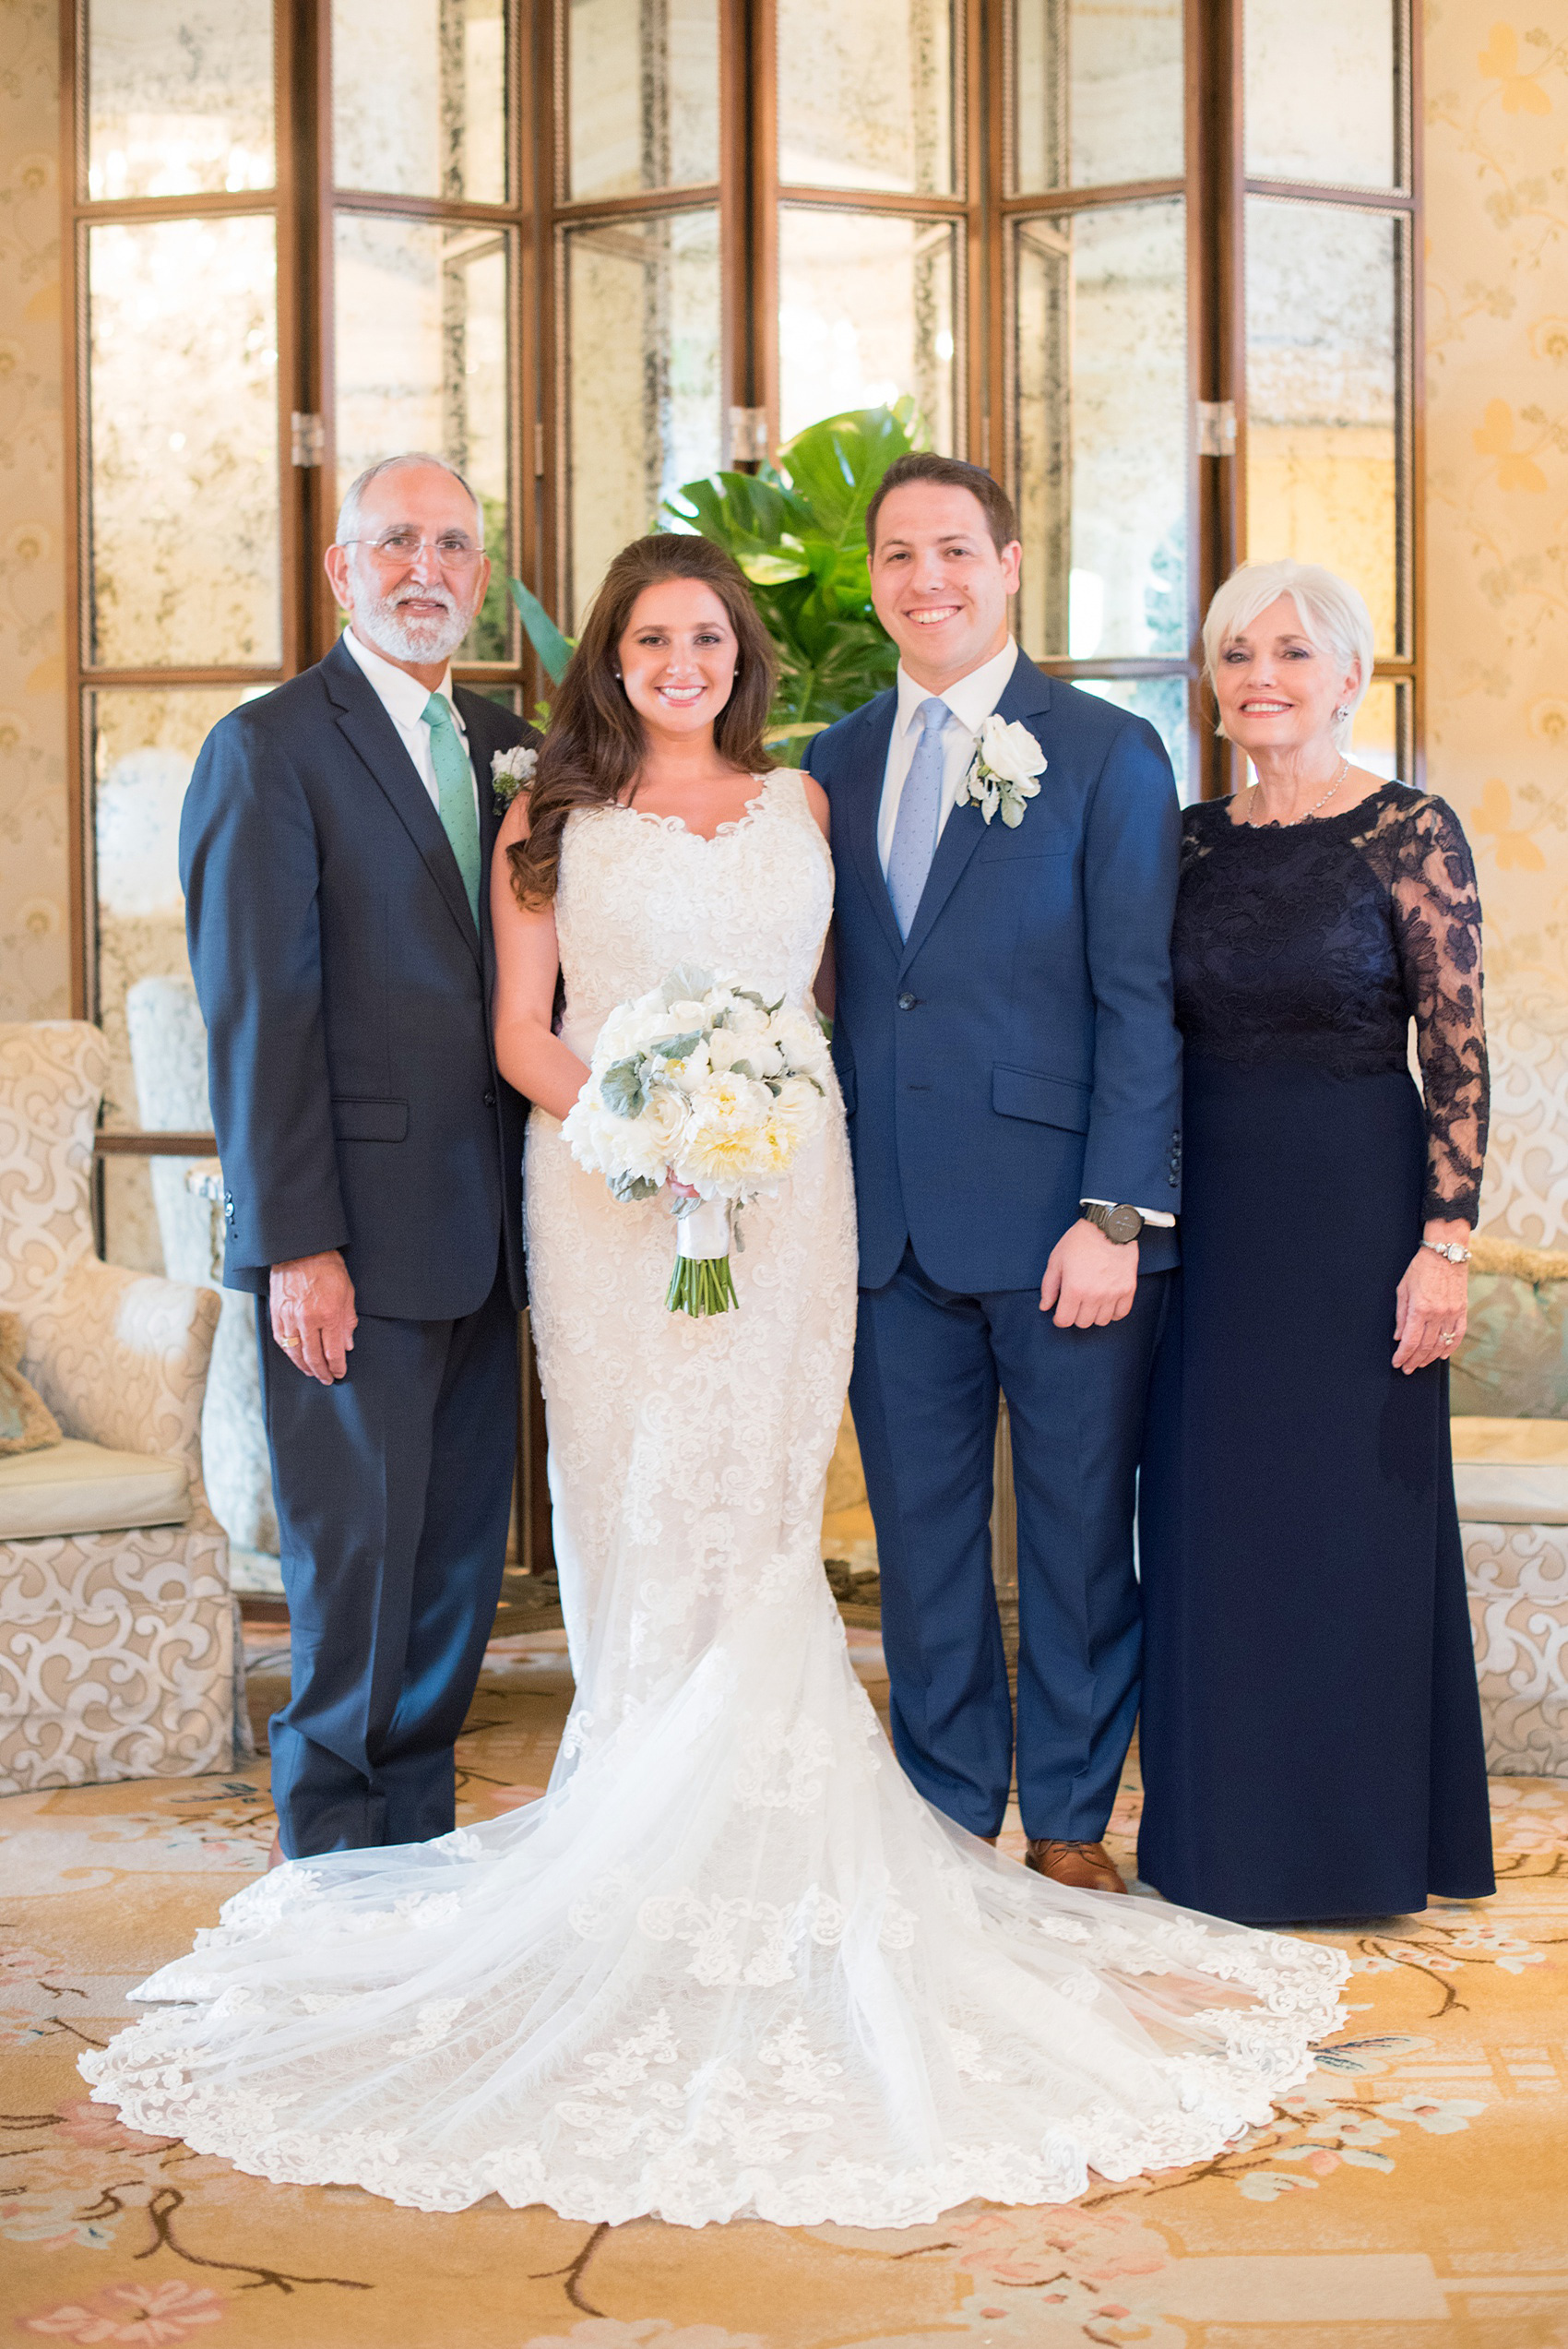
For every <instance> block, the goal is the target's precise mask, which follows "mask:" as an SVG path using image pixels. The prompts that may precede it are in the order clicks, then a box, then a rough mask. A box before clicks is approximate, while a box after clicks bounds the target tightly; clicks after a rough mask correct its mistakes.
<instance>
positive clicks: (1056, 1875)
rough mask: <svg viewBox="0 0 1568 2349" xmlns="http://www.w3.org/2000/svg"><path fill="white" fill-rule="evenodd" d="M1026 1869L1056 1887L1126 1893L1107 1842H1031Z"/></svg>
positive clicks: (1048, 1837) (1037, 1838) (1056, 1839)
mask: <svg viewBox="0 0 1568 2349" xmlns="http://www.w3.org/2000/svg"><path fill="white" fill-rule="evenodd" d="M1024 1866H1026V1867H1032V1868H1033V1870H1034V1872H1035V1874H1036V1875H1037V1876H1049V1877H1050V1878H1051V1882H1052V1883H1053V1884H1071V1885H1073V1886H1075V1888H1076V1890H1078V1891H1080V1892H1124V1891H1125V1890H1127V1888H1126V1886H1125V1885H1124V1884H1123V1881H1122V1878H1121V1876H1120V1875H1119V1873H1118V1871H1117V1866H1116V1863H1115V1861H1114V1860H1113V1859H1112V1858H1111V1854H1110V1853H1109V1852H1108V1851H1107V1850H1106V1848H1105V1846H1104V1844H1103V1843H1069V1842H1064V1841H1063V1839H1062V1838H1061V1837H1060V1836H1056V1835H1038V1836H1031V1837H1030V1839H1029V1848H1028V1854H1027V1856H1026V1858H1025V1861H1024Z"/></svg>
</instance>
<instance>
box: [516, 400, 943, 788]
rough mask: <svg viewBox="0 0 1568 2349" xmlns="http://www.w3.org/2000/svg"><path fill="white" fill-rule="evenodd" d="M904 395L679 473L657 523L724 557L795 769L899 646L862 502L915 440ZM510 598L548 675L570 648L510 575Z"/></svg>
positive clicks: (782, 746) (775, 734)
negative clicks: (734, 463) (738, 457)
mask: <svg viewBox="0 0 1568 2349" xmlns="http://www.w3.org/2000/svg"><path fill="white" fill-rule="evenodd" d="M924 443H925V435H924V431H923V428H922V426H921V420H920V416H919V414H918V412H917V411H916V408H915V404H914V402H913V400H911V399H900V400H898V401H897V403H896V404H895V405H894V406H893V407H891V408H861V409H855V410H852V411H850V412H849V413H848V414H846V415H842V416H828V417H825V418H824V420H823V421H822V423H816V424H808V425H807V426H806V428H805V430H804V431H803V432H799V433H797V434H796V435H795V436H794V438H793V440H788V441H786V442H785V443H784V446H783V447H781V448H780V449H779V451H778V464H777V466H773V465H763V466H762V467H761V468H760V469H759V470H758V471H756V472H754V473H710V474H708V475H707V477H706V479H704V480H702V481H700V482H687V483H685V485H684V487H683V488H681V489H678V490H675V491H673V492H672V493H671V495H670V496H669V497H667V498H666V499H665V501H664V503H663V505H662V506H661V507H660V508H659V529H660V530H666V531H685V532H687V533H689V534H691V535H694V536H697V537H702V538H707V539H711V540H712V541H713V543H714V544H715V545H716V546H722V547H723V548H724V549H725V550H726V552H727V553H729V554H732V555H733V556H734V558H735V560H736V562H737V563H738V564H739V565H740V566H741V568H742V571H743V572H744V573H745V576H746V581H747V584H748V585H749V587H750V589H751V591H752V599H753V601H754V603H755V605H756V607H757V610H758V612H759V613H760V614H761V615H762V619H763V623H764V625H765V626H766V629H767V632H768V634H769V635H770V636H771V637H772V638H773V641H774V643H775V645H776V646H777V647H778V694H777V696H776V697H775V699H774V704H773V712H772V717H771V719H770V721H769V725H768V734H767V739H768V742H769V744H770V745H772V746H773V747H774V748H775V749H777V750H778V752H779V753H780V755H781V756H782V757H783V758H784V759H785V760H786V761H787V762H788V763H789V764H790V765H791V766H798V765H799V763H800V758H801V753H802V750H803V749H804V747H805V745H806V742H807V740H808V738H809V737H810V736H811V735H813V734H816V733H821V732H822V730H823V728H824V727H825V726H831V725H832V724H833V722H834V721H835V720H836V719H837V718H844V717H847V716H848V715H849V711H850V710H851V709H859V708H860V707H861V703H862V702H865V701H869V700H870V699H871V698H872V696H873V694H876V693H880V692H881V691H882V689H883V687H884V686H890V685H891V684H892V682H893V676H894V672H895V671H896V669H897V665H898V654H897V648H896V647H895V646H894V645H893V643H892V642H891V641H890V639H889V638H887V636H886V635H885V633H884V631H883V627H882V624H881V622H880V621H879V620H878V619H877V616H876V614H875V611H874V610H873V606H872V600H871V574H870V571H869V569H868V568H867V564H866V508H867V507H868V506H869V505H870V503H871V501H872V498H873V495H875V491H876V487H877V483H879V482H880V481H881V479H882V477H883V475H884V473H885V472H886V471H887V468H888V467H889V465H891V464H892V462H893V460H894V459H895V458H897V457H903V456H907V455H908V453H909V450H910V449H912V448H920V447H923V446H924ZM511 585H512V597H513V601H514V602H516V604H517V611H518V613H519V614H520V616H521V619H522V623H523V626H524V627H525V628H526V629H527V631H528V635H529V641H530V643H531V644H532V646H533V649H534V650H535V652H537V654H538V655H539V659H540V666H541V667H542V669H543V670H544V672H545V674H546V675H547V676H548V677H549V678H550V680H551V682H552V684H557V685H558V684H559V683H560V681H561V678H562V676H563V675H564V673H565V668H566V663H567V662H568V661H569V660H570V659H571V657H572V650H573V646H572V639H571V638H569V637H566V636H563V635H562V633H561V630H560V629H559V628H558V627H557V626H556V625H555V623H554V621H553V620H552V618H551V616H550V614H549V613H548V612H547V611H546V610H545V608H544V606H543V604H542V603H540V601H539V598H538V597H537V596H536V595H533V594H531V593H530V592H529V590H528V589H527V588H526V587H525V586H524V585H523V583H522V581H521V580H520V579H514V580H513V581H512V583H511Z"/></svg>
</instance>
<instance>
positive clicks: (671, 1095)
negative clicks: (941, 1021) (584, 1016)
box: [564, 964, 829, 1315]
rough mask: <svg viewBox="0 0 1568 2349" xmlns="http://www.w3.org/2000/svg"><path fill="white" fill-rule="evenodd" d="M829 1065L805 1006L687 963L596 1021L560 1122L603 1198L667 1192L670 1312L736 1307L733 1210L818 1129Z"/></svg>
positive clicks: (762, 1190) (778, 1176)
mask: <svg viewBox="0 0 1568 2349" xmlns="http://www.w3.org/2000/svg"><path fill="white" fill-rule="evenodd" d="M828 1068H829V1060H828V1051H827V1043H826V1038H825V1036H824V1034H823V1031H822V1028H821V1025H820V1023H819V1022H818V1020H817V1019H816V1018H815V1017H814V1014H812V1013H811V1012H809V1011H807V1010H803V1009H797V1008H794V1007H793V1006H791V1005H790V1004H787V1003H785V1002H783V1001H782V1000H780V1001H777V1002H771V1003H770V1002H769V1001H768V1000H767V998H766V996H765V995H764V994H762V993H761V992H759V990H757V989H756V988H754V987H750V986H748V985H746V984H744V982H743V981H742V980H741V979H738V978H733V977H731V978H716V977H715V976H714V975H713V973H712V972H707V971H700V970H696V969H694V968H693V967H692V966H690V965H689V964H683V965H682V966H681V967H680V968H679V969H677V970H675V971H672V972H671V974H670V976H669V977H668V978H667V979H666V980H665V982H664V984H663V985H662V986H659V987H656V988H654V989H653V991H652V992H651V993H650V994H648V995H646V996H637V997H636V1000H635V1001H633V1002H630V1003H624V1004H621V1005H619V1006H618V1007H617V1008H616V1009H615V1010H613V1011H612V1013H611V1015H610V1017H609V1019H607V1020H606V1021H605V1023H604V1026H603V1028H602V1029H601V1030H600V1036H599V1042H598V1043H597V1044H596V1045H595V1047H594V1053H593V1060H592V1064H591V1067H590V1068H589V1071H588V1082H587V1083H586V1084H585V1085H584V1087H583V1089H582V1091H581V1092H580V1093H579V1095H578V1097H577V1099H576V1103H574V1105H573V1107H572V1109H571V1111H570V1112H569V1114H568V1115H567V1117H566V1120H565V1124H564V1134H565V1138H566V1140H567V1143H568V1145H569V1146H570V1148H571V1151H572V1155H573V1156H574V1158H575V1159H576V1162H577V1163H578V1165H579V1166H582V1167H585V1168H587V1169H588V1171H589V1172H591V1173H594V1174H602V1175H603V1176H604V1177H605V1180H606V1181H607V1182H608V1184H609V1186H610V1188H611V1191H612V1193H613V1195H614V1197H615V1198H618V1199H623V1200H628V1201H629V1200H636V1199H647V1198H653V1197H654V1196H655V1194H656V1193H657V1192H659V1190H661V1189H662V1188H663V1187H664V1186H665V1185H666V1183H667V1182H668V1183H669V1185H670V1186H671V1189H672V1190H673V1191H674V1193H675V1215H676V1218H677V1225H678V1228H677V1233H676V1257H675V1267H674V1270H673V1272H672V1273H671V1280H670V1289H669V1294H668V1295H667V1297H666V1300H665V1302H666V1303H667V1305H668V1306H669V1307H670V1309H671V1312H676V1311H679V1312H684V1313H691V1314H697V1315H702V1314H709V1313H725V1312H728V1311H729V1310H730V1309H731V1307H732V1306H735V1305H736V1304H737V1303H738V1300H737V1298H736V1295H735V1284H734V1281H733V1278H732V1276H731V1270H730V1250H731V1244H733V1245H734V1246H736V1247H739V1246H741V1245H742V1243H741V1238H740V1234H739V1230H738V1228H737V1217H738V1214H739V1210H741V1209H742V1207H743V1206H744V1205H745V1204H746V1203H747V1202H748V1201H750V1200H752V1199H756V1198H769V1197H771V1196H773V1194H774V1193H775V1192H777V1190H778V1185H779V1183H780V1182H781V1181H782V1180H783V1178H784V1177H785V1175H787V1174H789V1172H790V1168H791V1167H792V1166H793V1164H794V1163H795V1160H796V1159H797V1157H798V1156H799V1154H800V1152H801V1151H802V1148H803V1147H804V1146H805V1144H806V1143H807V1142H809V1141H810V1140H812V1139H813V1138H814V1136H815V1135H816V1134H818V1133H819V1132H820V1131H821V1129H822V1127H823V1125H824V1123H825V1121H826V1115H827V1085H826V1079H827V1074H828Z"/></svg>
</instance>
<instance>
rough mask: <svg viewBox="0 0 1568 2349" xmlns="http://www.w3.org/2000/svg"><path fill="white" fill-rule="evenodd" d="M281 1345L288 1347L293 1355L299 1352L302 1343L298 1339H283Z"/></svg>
mask: <svg viewBox="0 0 1568 2349" xmlns="http://www.w3.org/2000/svg"><path fill="white" fill-rule="evenodd" d="M283 1343H284V1344H285V1345H286V1346H287V1347H288V1349H289V1351H290V1353H297V1352H298V1351H299V1348H300V1345H301V1343H302V1341H301V1340H300V1339H298V1338H285V1339H284V1341H283Z"/></svg>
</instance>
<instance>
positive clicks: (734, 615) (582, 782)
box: [506, 531, 778, 906]
mask: <svg viewBox="0 0 1568 2349" xmlns="http://www.w3.org/2000/svg"><path fill="white" fill-rule="evenodd" d="M667 579H697V580H700V581H701V583H702V585H703V586H704V587H709V588H711V589H712V590H713V591H714V593H715V595H717V596H718V598H719V602H721V603H722V604H723V606H724V609H725V611H726V612H727V613H728V614H729V615H730V625H731V627H732V628H733V629H734V631H735V641H736V643H737V645H738V646H739V648H740V651H739V657H738V659H737V661H736V663H735V682H734V684H733V686H731V691H730V698H729V700H728V701H727V702H726V703H725V705H724V707H723V709H721V710H720V711H719V716H718V717H717V719H716V720H715V721H714V727H713V745H714V748H715V749H716V750H717V751H718V753H719V757H721V758H724V759H727V760H728V761H729V763H730V765H731V767H733V768H734V769H736V771H737V773H739V774H742V775H761V774H766V771H767V770H768V769H769V768H771V767H772V765H773V763H774V762H773V760H772V759H771V758H769V757H768V756H767V754H766V751H765V750H764V748H763V746H762V736H763V728H764V727H765V726H766V723H767V713H768V711H769V709H771V708H772V706H773V685H774V678H775V676H776V674H777V670H778V663H777V662H776V660H775V657H774V650H773V640H772V638H770V637H769V635H768V633H767V630H766V628H765V627H764V626H763V624H762V621H761V620H760V618H759V617H758V615H757V609H756V606H755V604H754V602H752V599H751V593H750V590H748V588H747V586H746V582H745V578H744V576H743V574H742V571H741V568H740V566H739V565H738V564H737V563H736V562H734V561H733V559H732V558H731V556H730V555H728V554H725V552H724V550H723V548H722V547H720V546H715V545H713V544H712V543H711V542H710V541H709V540H707V539H705V538H687V537H685V536H683V535H678V534H675V533H672V532H669V533H667V532H663V531H660V532H658V533H656V534H655V535H653V536H652V537H649V538H635V539H634V540H633V541H632V543H631V544H630V546H624V547H623V548H622V549H621V552H620V554H617V556H616V557H615V559H614V561H613V562H612V564H611V566H610V568H609V570H608V571H606V573H605V575H604V579H603V583H602V585H601V586H600V590H599V593H598V594H597V595H596V596H595V597H594V600H593V605H592V609H591V610H590V611H589V613H588V621H587V624H586V626H584V629H583V633H582V636H581V638H580V639H579V640H578V644H577V649H576V651H575V652H574V653H573V655H572V658H571V661H570V662H569V663H568V664H567V668H566V674H565V675H564V677H563V678H562V680H561V684H560V686H559V687H558V689H557V692H556V697H555V703H554V707H553V708H552V710H551V713H550V728H549V732H548V733H546V735H545V737H544V742H543V745H542V746H541V748H540V754H539V763H538V765H537V767H536V768H535V769H534V777H533V783H532V786H531V788H530V790H529V835H528V838H527V840H523V841H514V842H513V843H512V845H511V847H510V848H508V850H507V851H506V856H507V861H508V863H509V864H510V865H511V868H512V887H513V888H514V889H515V890H516V891H517V899H518V901H519V903H521V904H523V905H528V906H540V905H548V904H549V902H550V900H551V899H552V897H553V896H554V895H555V882H556V876H557V873H558V870H559V867H560V863H561V835H562V833H563V831H564V829H565V824H566V818H567V817H568V816H569V815H570V814H571V812H572V810H573V808H574V807H607V806H610V805H612V804H613V803H614V802H615V801H616V800H619V799H620V798H622V797H623V796H624V793H626V791H627V789H628V787H629V786H630V785H631V783H632V781H633V778H634V777H635V776H636V771H637V769H638V768H639V767H640V766H641V765H642V762H643V757H644V755H645V752H646V749H647V745H646V743H645V741H644V738H643V727H642V720H641V719H640V718H639V717H638V716H637V713H636V710H635V709H633V708H632V705H631V703H630V702H629V701H628V700H627V698H626V688H625V686H624V685H623V684H622V682H621V678H620V674H619V670H618V668H617V665H616V659H615V652H616V647H617V646H618V645H619V644H620V641H621V638H623V636H624V634H625V632H626V626H627V623H628V621H629V620H630V618H631V616H632V607H633V606H634V604H635V603H636V600H637V598H638V596H639V595H641V593H642V592H643V590H644V589H645V588H650V587H661V586H662V585H663V584H664V582H665V581H666V580H667Z"/></svg>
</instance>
